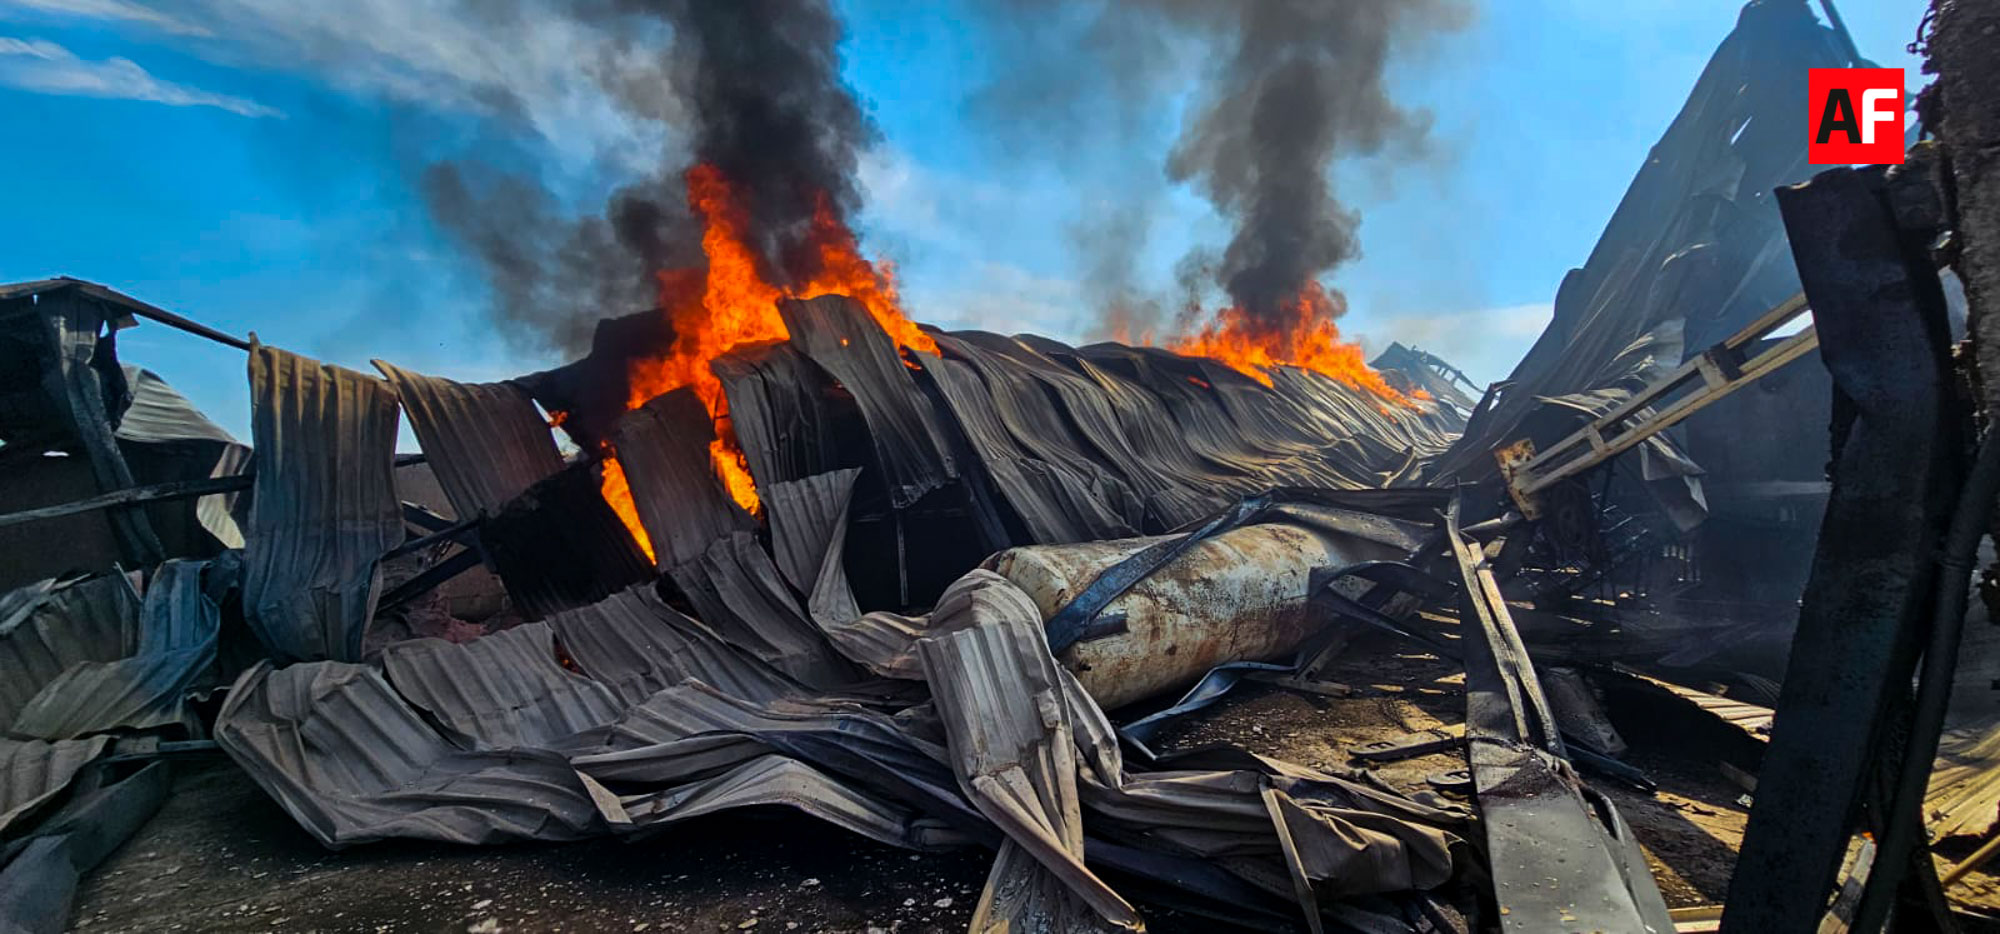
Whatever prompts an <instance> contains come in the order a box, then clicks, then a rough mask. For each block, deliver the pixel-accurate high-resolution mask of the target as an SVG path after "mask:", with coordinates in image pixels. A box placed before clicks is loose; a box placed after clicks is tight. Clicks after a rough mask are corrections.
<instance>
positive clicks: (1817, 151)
mask: <svg viewBox="0 0 2000 934" xmlns="http://www.w3.org/2000/svg"><path fill="white" fill-rule="evenodd" d="M1806 86H1807V89H1808V94H1807V97H1808V98H1809V100H1810V105H1811V108H1812V110H1811V114H1810V115H1809V116H1808V117H1807V120H1808V121H1809V123H1808V126H1809V128H1810V130H1811V133H1812V135H1811V137H1810V138H1809V139H1808V140H1807V145H1806V161H1807V162H1809V163H1811V164H1813V165H1862V164H1867V165H1901V164H1902V162H1903V119H1904V113H1903V70H1902V69H1901V68H1812V69H1808V74H1807V76H1806Z"/></svg>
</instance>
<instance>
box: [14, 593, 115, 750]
mask: <svg viewBox="0 0 2000 934" xmlns="http://www.w3.org/2000/svg"><path fill="white" fill-rule="evenodd" d="M0 602H4V603H5V604H6V605H7V606H8V607H9V608H10V609H11V612H10V613H9V614H8V615H7V616H6V617H4V618H0V723H5V724H12V723H13V722H14V721H15V720H16V719H18V718H19V717H20V715H21V712H22V711H23V710H25V709H27V707H28V704H29V702H30V701H32V700H33V699H34V697H35V695H36V694H38V693H40V692H41V690H42V688H43V687H45V686H47V685H48V684H49V682H51V681H54V680H55V679H56V678H57V677H59V676H60V675H61V674H62V673H63V672H64V671H66V670H68V669H69V668H70V667H71V666H73V665H76V664H78V663H81V662H109V661H114V660H116V659H120V658H124V657H126V656H128V655H131V654H132V653H133V652H134V651H135V650H137V649H138V647H139V635H138V628H139V626H138V622H139V595H138V593H137V592H136V591H134V590H133V589H132V582H131V581H130V580H127V579H126V577H125V575H123V574H104V575H100V576H97V577H91V578H85V579H83V580H79V581H74V582H69V583H63V584H54V585H47V584H31V585H29V586H28V587H27V588H24V589H23V590H19V591H15V592H14V593H13V594H10V595H9V596H8V597H7V598H6V599H5V600H4V601H0Z"/></svg>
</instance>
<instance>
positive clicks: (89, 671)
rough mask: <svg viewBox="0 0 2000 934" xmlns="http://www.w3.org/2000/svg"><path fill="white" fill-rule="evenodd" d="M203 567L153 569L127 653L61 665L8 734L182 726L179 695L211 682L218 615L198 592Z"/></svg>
mask: <svg viewBox="0 0 2000 934" xmlns="http://www.w3.org/2000/svg"><path fill="white" fill-rule="evenodd" d="M207 567H208V562H206V561H187V560H176V561H169V562H167V563H165V564H162V565H160V567H159V569H158V570H157V571H155V572H154V576H153V582H152V584H151V585H150V586H148V587H147V589H146V599H145V603H144V604H143V605H142V606H141V607H140V608H139V613H138V618H137V623H136V627H137V634H136V647H135V649H134V651H133V653H132V654H131V655H130V656H127V657H120V658H117V659H114V660H92V661H78V662H75V663H73V664H71V665H69V666H67V667H66V668H64V669H63V671H62V673H61V674H59V675H57V676H56V677H54V678H52V679H50V680H49V681H48V682H47V683H46V684H45V685H43V686H42V689H41V690H40V691H39V692H37V693H36V694H35V696H34V697H33V698H31V699H30V700H29V701H28V702H27V703H26V704H25V705H23V707H22V708H21V711H20V714H19V715H18V716H17V717H16V718H15V719H14V725H13V727H12V728H11V729H10V730H9V732H11V733H13V734H14V735H16V736H24V737H32V738H35V739H51V740H53V739H72V738H75V737H78V736H82V735H85V734H89V733H100V732H106V731H109V730H114V729H130V730H144V729H150V728H153V727H159V726H167V725H171V724H179V723H184V722H186V719H187V718H186V714H185V712H184V709H183V704H182V702H183V700H184V698H185V697H186V695H187V694H188V692H189V691H192V690H194V689H195V688H198V687H201V686H203V685H206V684H211V683H212V682H213V680H214V673H215V649H216V639H217V634H218V632H219V631H220V625H221V610H220V609H219V608H218V607H217V606H216V605H215V601H214V600H212V599H210V597H209V595H208V593H207V592H206V591H205V589H204V585H203V581H202V574H203V572H204V571H205V570H206V569H207Z"/></svg>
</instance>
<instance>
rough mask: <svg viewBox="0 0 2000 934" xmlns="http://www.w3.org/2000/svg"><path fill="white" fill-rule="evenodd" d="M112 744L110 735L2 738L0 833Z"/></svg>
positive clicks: (57, 789)
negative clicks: (35, 738) (63, 738)
mask: <svg viewBox="0 0 2000 934" xmlns="http://www.w3.org/2000/svg"><path fill="white" fill-rule="evenodd" d="M110 747H111V737H109V736H92V737H89V738H87V739H67V740H58V741H56V742H52V743H51V742H45V741H43V740H14V739H0V834H5V833H6V832H7V831H8V829H9V828H11V827H13V826H14V824H15V823H16V822H17V821H19V820H21V819H22V818H24V817H26V816H28V815H30V814H32V813H34V812H35V809H37V808H39V807H41V806H42V805H43V804H46V803H47V802H48V801H49V800H50V799H52V798H54V797H55V796H56V795H58V794H60V793H62V790H63V789H65V788H68V787H69V783H70V780H71V779H74V778H75V777H76V773H77V772H79V771H82V769H83V767H84V766H86V765H89V764H90V763H92V762H95V761H97V758H98V757H99V756H102V755H104V751H105V750H106V749H109V748H110Z"/></svg>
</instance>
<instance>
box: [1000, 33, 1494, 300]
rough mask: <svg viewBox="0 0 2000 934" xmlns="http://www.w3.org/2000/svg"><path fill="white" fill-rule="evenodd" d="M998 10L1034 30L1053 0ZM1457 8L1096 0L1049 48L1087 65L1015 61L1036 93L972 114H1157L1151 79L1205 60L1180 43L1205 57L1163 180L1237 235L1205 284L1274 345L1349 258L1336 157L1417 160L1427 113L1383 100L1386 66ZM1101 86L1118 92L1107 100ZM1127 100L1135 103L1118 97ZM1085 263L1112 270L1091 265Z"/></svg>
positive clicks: (1018, 127) (1349, 215)
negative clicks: (1088, 20)
mask: <svg viewBox="0 0 2000 934" xmlns="http://www.w3.org/2000/svg"><path fill="white" fill-rule="evenodd" d="M1010 8H1011V9H1012V10H1013V11H1014V12H1015V13H1017V14H1019V16H1018V17H1016V19H1017V21H1018V22H1021V23H1026V24H1032V23H1034V22H1036V21H1037V19H1038V18H1040V17H1044V16H1046V15H1048V14H1049V13H1050V11H1051V3H1050V0H1014V2H1013V3H1012V4H1011V5H1010ZM1468 12H1469V9H1468V7H1467V5H1466V3H1465V0H1257V2H1246V3H1212V2H1205V0H1108V2H1107V3H1106V5H1105V6H1103V7H1102V8H1101V9H1100V10H1099V12H1098V14H1097V15H1098V19H1096V20H1095V21H1094V22H1093V23H1092V25H1091V26H1090V27H1089V28H1088V29H1085V30H1083V31H1082V32H1081V33H1080V34H1078V35H1077V36H1074V37H1071V38H1072V39H1075V40H1079V41H1072V42H1064V43H1061V44H1060V45H1061V48H1062V49H1063V52H1062V54H1064V55H1067V56H1074V55H1075V54H1076V52H1077V50H1079V49H1080V50H1081V52H1082V54H1083V56H1084V57H1085V58H1087V59H1089V60H1091V61H1093V62H1094V64H1095V66H1096V67H1094V68H1083V69H1079V68H1077V67H1076V66H1075V64H1074V63H1073V62H1072V63H1071V65H1070V67H1068V68H1061V69H1057V68H1045V67H1038V66H1036V65H1035V64H1033V63H1026V62H1024V63H1016V65H1015V66H1014V67H1015V69H1016V70H1022V71H1025V72H1027V73H1029V74H1031V75H1033V77H1031V78H1028V79H1025V80H1026V81H1028V82H1031V83H1033V84H1034V90H1035V93H1033V94H1025V93H1018V92H1014V93H1005V92H1001V91H996V90H988V91H984V92H982V94H981V95H980V97H979V98H978V99H977V101H976V102H982V103H986V104H988V105H1013V107H1014V109H1012V110H1005V109H1004V108H1003V109H1002V112H1003V114H1005V115H1006V116H1009V117H1011V119H1007V120H1004V121H1003V126H1006V127H1008V128H1010V129H1011V130H1014V131H1024V130H1025V131H1027V132H1030V133H1032V132H1036V130H1037V128H1039V127H1042V126H1044V125H1054V126H1057V127H1069V126H1075V125H1079V124H1081V123H1084V122H1086V121H1082V120H1079V119H1078V118H1077V117H1076V112H1077V111H1078V110H1079V109H1084V110H1086V111H1088V110H1090V109H1092V108H1091V106H1090V105H1095V107H1096V110H1097V112H1105V113H1109V112H1113V111H1111V110H1107V109H1106V106H1105V105H1107V104H1108V105H1110V106H1111V107H1113V108H1141V109H1143V108H1159V107H1161V106H1163V103H1164V99H1165V98H1164V96H1163V95H1162V94H1161V93H1160V91H1161V88H1160V85H1161V81H1160V77H1161V75H1163V74H1173V75H1178V74H1180V73H1182V72H1184V71H1185V70H1186V69H1187V67H1188V65H1187V63H1188V62H1191V61H1197V60H1200V58H1201V56H1191V55H1188V54H1186V53H1185V51H1184V45H1183V46H1177V43H1181V44H1185V43H1190V42H1191V43H1193V44H1194V45H1196V46H1197V47H1199V48H1201V49H1202V50H1203V51H1205V52H1206V53H1207V54H1206V58H1207V59H1208V60H1209V61H1210V62H1211V63H1212V65H1211V66H1210V71H1209V72H1208V73H1207V74H1206V75H1205V76H1204V77H1203V79H1202V81H1201V83H1200V86H1199V88H1198V89H1197V90H1196V92H1195V96H1194V98H1193V108H1194V109H1193V111H1192V114H1191V116H1190V118H1189V119H1188V120H1187V121H1186V122H1185V123H1184V124H1183V126H1182V129H1181V132H1180V134H1179V138H1178V140H1177V141H1176V142H1175V144H1174V145H1173V147H1172V151H1171V154H1170V155H1169V157H1168V159H1167V160H1166V175H1167V177H1168V178H1169V179H1171V180H1172V181H1175V182H1186V183H1191V184H1193V185H1195V186H1197V188H1198V189H1199V190H1200V191H1201V192H1202V194H1203V195H1204V196H1205V197H1206V198H1207V199H1208V200H1209V201H1210V202H1211V203H1212V204H1214V206H1215V207H1216V209H1217V211H1218V212H1220V213H1221V214H1222V215H1223V216H1224V217H1225V218H1227V219H1228V220H1229V221H1230V222H1231V223H1232V224H1233V226H1234V233H1233V236H1232V237H1231V239H1230V241H1229V244H1228V246H1227V247H1226V248H1225V249H1224V250H1223V252H1222V254H1221V257H1220V260H1219V262H1217V263H1216V264H1215V265H1214V269H1215V276H1216V283H1217V284H1218V285H1219V286H1220V287H1221V288H1222V289H1223V290H1224V291H1225V292H1226V293H1227V295H1228V297H1229V299H1230V302H1231V304H1233V305H1234V306H1236V307H1238V308H1240V309H1242V310H1243V311H1244V312H1245V313H1246V315H1247V321H1246V323H1247V324H1248V325H1250V326H1251V327H1253V328H1255V329H1258V330H1262V331H1265V332H1267V333H1269V334H1273V335H1282V334H1285V333H1289V332H1291V331H1292V330H1293V329H1294V328H1295V326H1296V324H1297V318H1298V315H1299V314H1300V313H1301V312H1300V309H1301V307H1302V306H1301V303H1300V298H1301V296H1302V295H1303V294H1307V293H1309V292H1310V291H1311V286H1312V284H1314V283H1318V282H1319V281H1320V279H1321V277H1323V276H1324V275H1326V274H1327V273H1328V272H1330V271H1332V270H1333V269H1335V268H1337V267H1338V266H1340V265H1341V264H1342V263H1345V262H1347V261H1349V260H1352V259H1354V258H1355V257H1356V256H1358V255H1359V254H1360V241H1359V239H1358V230H1359V227H1360V217H1359V215H1358V214H1356V213H1355V212H1354V210H1353V209H1352V208H1350V207H1348V206H1346V205H1344V204H1343V203H1342V202H1341V201H1340V199H1339V198H1338V197H1337V195H1336V192H1335V190H1334V186H1333V182H1332V177H1331V170H1332V166H1333V163H1334V161H1335V160H1336V159H1338V158H1341V157H1344V156H1356V155H1371V154H1378V153H1383V152H1385V151H1395V152H1397V153H1412V154H1413V153H1416V152H1419V151H1421V149H1422V148H1423V146H1424V141H1425V135H1426V130H1427V126H1428V115H1427V114H1425V113H1423V112H1421V111H1419V110H1414V109H1411V108H1407V107H1405V106H1403V105H1401V104H1399V103H1398V102H1397V101H1396V100H1395V99H1394V97H1393V95H1392V93H1391V90H1392V89H1391V88H1390V87H1389V84H1388V80H1387V77H1386V74H1387V68H1388V65H1389V63H1390V60H1391V57H1392V55H1393V54H1395V53H1396V52H1397V51H1398V50H1399V49H1401V48H1402V47H1404V46H1405V45H1408V44H1410V43H1411V42H1413V41H1416V40H1420V39H1422V38H1424V37H1425V35H1426V34H1428V33H1432V32H1436V31H1439V30H1443V29H1450V28H1456V27H1457V26H1459V25H1461V24H1462V23H1463V22H1465V20H1466V19H1467V14H1468ZM1062 22H1064V21H1062V20H1058V21H1057V23H1058V25H1057V26H1056V27H1054V28H1062V27H1061V25H1060V24H1061V23H1062ZM1027 28H1033V27H1027ZM1167 50H1173V51H1174V52H1175V54H1165V51H1167ZM1053 76H1065V77H1064V78H1056V77H1053ZM1099 79H1104V80H1103V81H1102V83H1093V82H1098V81H1099ZM1065 80H1066V81H1067V83H1061V82H1063V81H1065ZM1107 88H1108V89H1110V90H1112V91H1113V92H1115V95H1114V96H1113V97H1111V98H1109V99H1107V98H1106V97H1105V92H1106V89H1107ZM1131 90H1139V91H1143V92H1144V93H1145V95H1146V96H1145V97H1143V98H1142V97H1133V96H1129V94H1128V93H1126V92H1128V91H1131ZM1079 102H1083V104H1081V105H1080V103H1079ZM1044 118H1050V119H1047V120H1046V121H1045V120H1044ZM1112 125H1120V124H1115V123H1114V124H1112ZM1114 142H1122V141H1116V140H1114ZM1126 242H1127V241H1126V240H1124V239H1121V238H1118V237H1104V238H1096V239H1094V240H1093V241H1092V242H1091V244H1090V246H1091V248H1092V249H1093V250H1106V249H1119V248H1122V247H1123V246H1125V245H1126ZM1086 267H1087V268H1086V271H1088V269H1089V268H1112V269H1116V268H1120V267H1119V266H1118V264H1117V263H1115V262H1113V261H1110V260H1108V259H1107V258H1105V257H1102V256H1097V255H1090V254H1088V253H1087V254H1086ZM1123 291H1125V290H1121V292H1123ZM1328 299H1329V300H1328V301H1326V302H1319V303H1315V304H1313V305H1311V306H1307V308H1308V310H1307V311H1306V313H1308V314H1320V315H1325V314H1338V313H1339V312H1340V311H1341V310H1342V308H1343V302H1342V301H1341V299H1340V297H1339V295H1338V293H1330V294H1329V296H1328ZM1133 307H1144V306H1143V305H1137V306H1135V303H1134V302H1132V300H1131V299H1129V298H1122V299H1118V300H1117V301H1116V302H1115V303H1113V304H1110V305H1108V306H1107V309H1108V311H1107V313H1108V314H1109V315H1111V316H1114V317H1117V316H1127V315H1129V314H1130V309H1132V308H1133Z"/></svg>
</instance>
